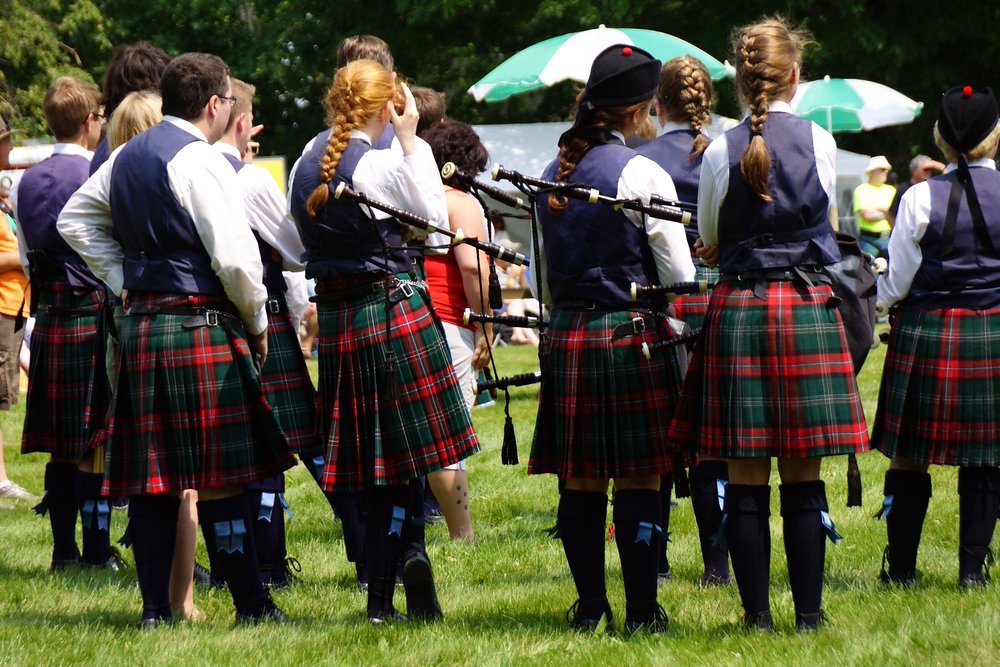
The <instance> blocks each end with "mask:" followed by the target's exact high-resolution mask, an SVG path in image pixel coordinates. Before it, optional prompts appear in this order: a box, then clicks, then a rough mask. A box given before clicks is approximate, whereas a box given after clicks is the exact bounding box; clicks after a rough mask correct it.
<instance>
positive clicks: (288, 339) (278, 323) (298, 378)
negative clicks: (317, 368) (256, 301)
mask: <svg viewBox="0 0 1000 667" xmlns="http://www.w3.org/2000/svg"><path fill="white" fill-rule="evenodd" d="M265 308H266V310H267V360H266V361H265V362H264V368H263V369H262V370H261V374H260V383H261V386H263V387H264V396H266V397H267V402H268V403H270V405H271V409H272V410H273V411H274V416H275V417H276V418H277V420H278V424H280V425H281V429H282V430H283V431H284V432H285V437H286V438H287V439H288V446H289V447H291V449H292V451H293V452H295V453H296V454H302V453H305V452H310V451H313V450H315V449H316V448H317V447H319V446H320V445H321V444H322V440H321V439H320V437H319V435H318V433H317V431H316V388H315V387H314V386H313V383H312V378H310V377H309V369H308V368H307V367H306V361H305V358H304V357H303V356H302V348H301V347H300V345H299V333H298V328H297V327H296V326H295V323H294V322H293V321H292V315H291V313H289V312H288V303H287V302H286V301H285V295H284V294H269V295H268V297H267V305H266V306H265Z"/></svg>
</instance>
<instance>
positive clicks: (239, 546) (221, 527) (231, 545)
mask: <svg viewBox="0 0 1000 667" xmlns="http://www.w3.org/2000/svg"><path fill="white" fill-rule="evenodd" d="M212 527H213V529H214V530H215V544H216V549H217V550H218V551H219V552H220V553H227V554H235V553H243V540H244V537H245V536H246V534H247V526H246V524H245V523H244V522H243V519H235V520H234V521H216V522H215V523H214V524H212Z"/></svg>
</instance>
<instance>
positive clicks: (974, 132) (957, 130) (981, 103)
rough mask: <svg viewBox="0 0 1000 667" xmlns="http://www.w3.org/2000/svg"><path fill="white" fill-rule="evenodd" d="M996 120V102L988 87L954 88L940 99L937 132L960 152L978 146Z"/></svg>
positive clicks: (994, 125) (993, 126) (990, 130)
mask: <svg viewBox="0 0 1000 667" xmlns="http://www.w3.org/2000/svg"><path fill="white" fill-rule="evenodd" d="M997 120H998V114H997V100H996V97H994V96H993V90H992V89H991V88H983V89H982V90H974V89H973V88H972V86H955V87H954V88H950V89H949V90H947V91H946V92H945V94H944V95H942V96H941V117H940V118H939V119H938V132H940V133H941V137H942V138H943V139H944V140H945V141H947V142H948V144H949V145H950V146H951V147H952V148H954V149H955V150H957V151H959V152H960V153H966V152H968V151H970V150H972V149H973V148H975V147H976V146H978V145H979V144H980V143H981V142H982V141H983V139H985V138H986V137H988V136H989V134H990V132H992V131H993V128H995V127H996V126H997Z"/></svg>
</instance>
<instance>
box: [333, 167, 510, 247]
mask: <svg viewBox="0 0 1000 667" xmlns="http://www.w3.org/2000/svg"><path fill="white" fill-rule="evenodd" d="M333 196H334V197H335V198H337V199H340V198H341V197H346V198H347V199H350V200H352V201H356V202H359V203H361V204H365V205H366V206H371V207H372V208H377V209H378V210H380V211H385V212H386V213H388V214H389V215H391V216H393V217H394V218H396V219H397V220H399V221H400V222H402V223H405V224H407V225H410V226H411V227H416V228H417V229H423V230H424V231H428V232H438V233H440V234H444V235H445V236H447V237H449V238H450V239H452V241H453V243H455V244H457V243H465V244H467V245H471V246H472V247H473V248H476V249H477V250H480V251H482V252H483V253H485V254H487V255H489V256H490V257H495V258H497V259H499V260H501V261H504V262H510V263H511V264H516V265H519V266H520V265H521V264H523V265H525V266H527V265H528V258H527V257H525V256H524V255H522V254H521V253H517V252H514V251H513V250H511V249H510V248H506V247H504V246H502V245H499V244H497V243H488V242H486V241H480V240H479V239H477V238H475V237H467V236H466V235H465V233H464V232H462V230H461V229H459V230H456V231H454V232H453V231H451V230H450V229H441V228H439V227H438V226H437V225H436V224H434V223H433V222H431V221H430V220H428V219H427V218H422V217H420V216H419V215H416V214H415V213H410V212H409V211H406V210H403V209H401V208H397V207H395V206H391V205H389V204H386V203H384V202H380V201H377V200H374V199H371V198H370V197H369V196H368V195H365V194H362V193H360V192H355V191H354V190H352V189H351V188H349V187H347V183H341V184H339V185H338V186H337V189H336V190H334V193H333Z"/></svg>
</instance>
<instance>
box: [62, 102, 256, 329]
mask: <svg viewBox="0 0 1000 667" xmlns="http://www.w3.org/2000/svg"><path fill="white" fill-rule="evenodd" d="M163 122H166V123H171V124H173V125H175V126H177V127H179V128H180V129H182V130H184V131H185V132H188V133H190V134H192V135H194V136H195V137H197V138H198V139H199V141H192V142H191V143H189V144H187V145H185V146H184V147H183V148H181V149H180V150H179V151H178V152H177V154H176V155H174V157H173V158H172V159H171V160H170V162H168V163H167V180H168V182H169V185H170V190H171V192H173V194H174V197H176V199H177V202H178V204H180V206H181V207H182V208H183V209H185V210H186V211H187V212H188V214H189V215H190V216H191V219H192V220H193V221H194V226H195V229H196V230H197V232H198V236H199V237H200V238H201V241H202V243H203V244H204V245H205V251H206V252H207V253H208V255H209V256H210V257H211V258H212V270H213V271H215V274H216V275H217V276H218V277H219V280H220V281H221V282H222V286H223V288H224V289H225V292H226V296H227V297H228V298H229V300H230V301H232V302H233V305H235V306H236V309H237V311H238V312H239V315H240V318H241V319H242V320H243V323H244V325H245V326H246V328H247V331H248V332H249V333H251V334H259V333H261V332H263V331H264V330H265V329H266V328H267V314H266V313H265V312H264V303H265V301H266V300H267V290H265V288H264V284H263V282H262V276H263V272H264V270H263V267H262V266H261V262H260V252H259V250H258V248H257V240H256V239H255V238H254V236H253V233H251V231H250V223H249V221H248V220H247V215H246V207H245V206H244V205H243V200H244V199H245V195H244V193H243V188H242V187H240V183H239V180H238V179H237V178H236V172H235V171H233V167H232V165H230V164H229V162H227V161H226V159H225V158H224V157H222V154H221V153H219V151H218V150H216V149H215V148H212V147H211V146H210V145H209V144H208V143H207V141H206V138H205V135H204V134H203V133H202V132H201V130H199V129H198V128H197V127H195V126H194V125H192V124H191V123H189V122H188V121H186V120H183V119H180V118H177V117H174V116H165V117H164V118H163ZM122 148H123V147H119V148H118V149H117V150H116V151H115V152H114V153H112V154H111V156H110V157H109V158H108V161H107V162H105V163H104V164H103V165H101V168H100V169H98V170H97V171H96V172H95V173H94V175H93V176H91V177H90V180H88V181H87V182H86V183H84V184H83V186H82V187H81V188H80V189H79V190H77V192H76V194H74V195H73V196H72V197H71V198H70V200H69V201H68V202H67V203H66V206H65V207H64V208H63V210H62V213H60V215H59V221H58V222H57V223H56V228H57V229H58V230H59V233H60V234H62V236H63V238H64V239H66V242H67V243H68V244H69V245H70V247H72V248H73V249H74V250H75V251H76V252H77V253H78V254H79V255H80V256H81V257H82V258H83V259H84V261H85V262H87V265H88V266H89V267H90V270H91V271H93V272H94V275H95V276H97V277H98V278H100V279H101V280H103V281H104V282H106V283H107V284H108V286H109V287H110V288H111V289H112V290H113V291H114V292H115V294H121V291H122V283H123V281H124V276H123V270H122V262H123V261H124V257H125V255H124V252H123V251H122V247H121V245H120V244H119V243H118V241H117V240H115V238H114V236H113V235H112V228H113V227H114V225H115V222H114V220H113V219H112V217H111V204H110V201H111V170H112V167H113V166H114V163H115V160H116V159H117V157H118V154H119V153H120V152H121V149H122Z"/></svg>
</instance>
